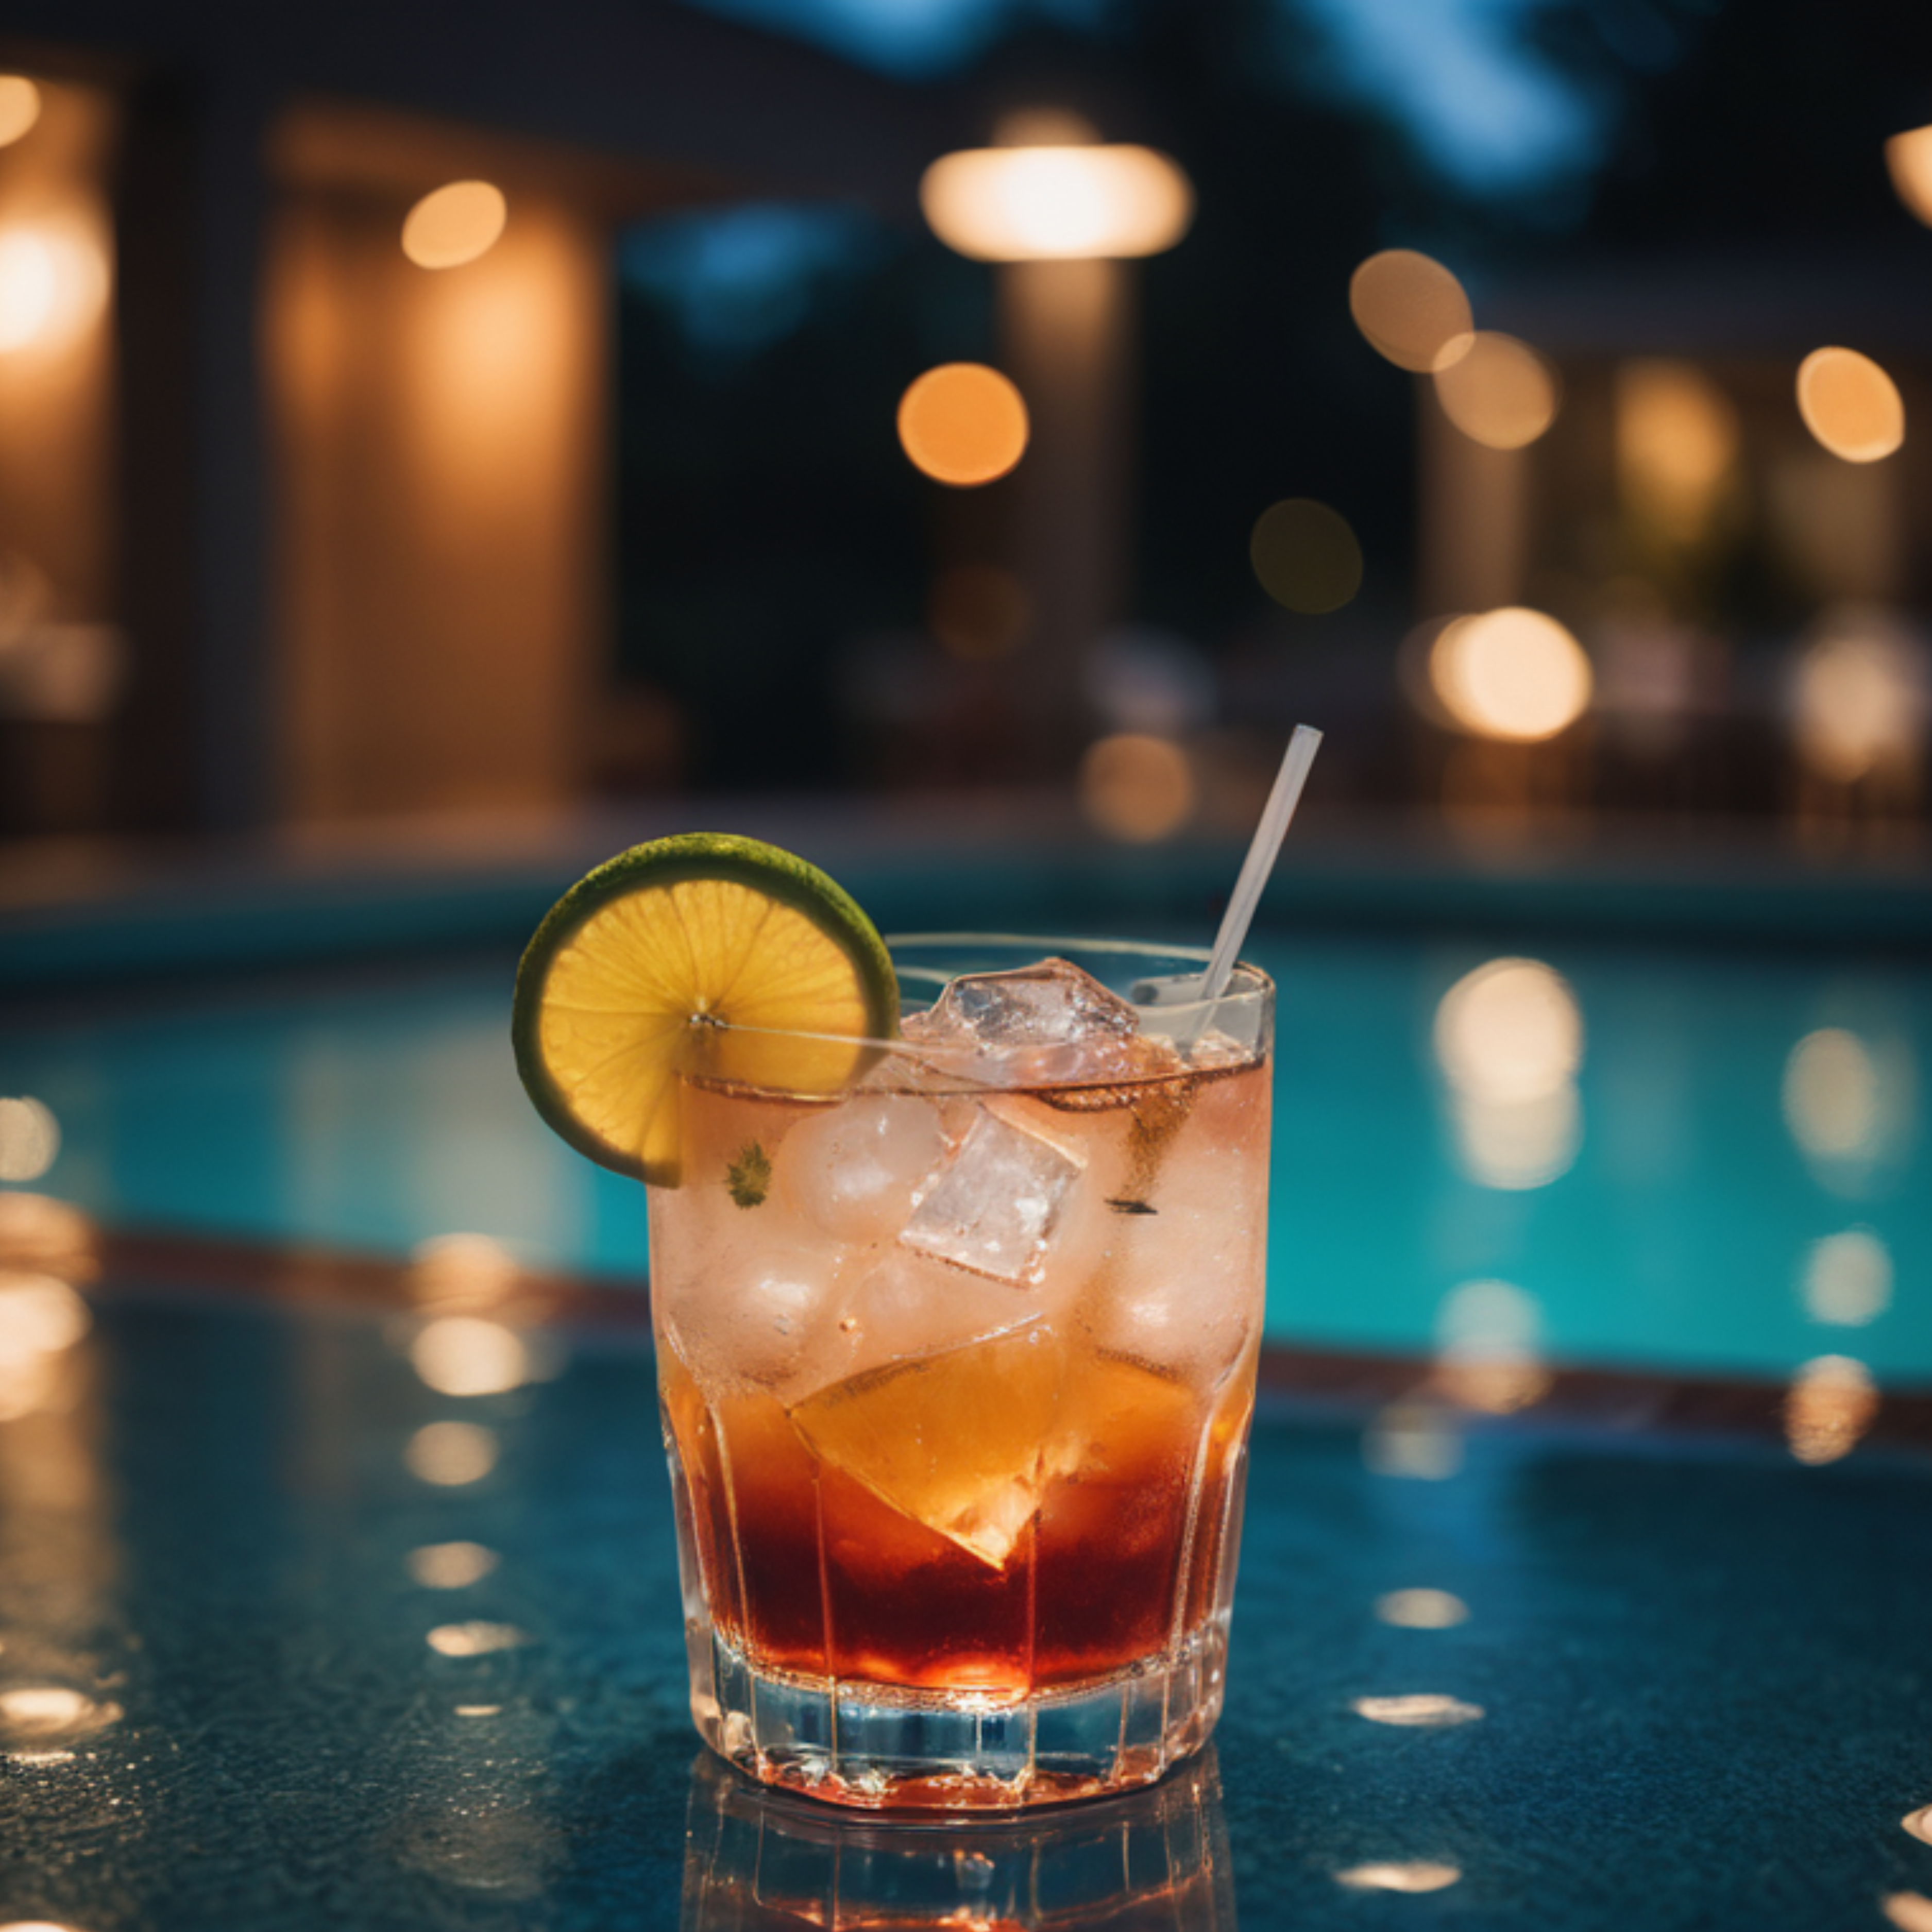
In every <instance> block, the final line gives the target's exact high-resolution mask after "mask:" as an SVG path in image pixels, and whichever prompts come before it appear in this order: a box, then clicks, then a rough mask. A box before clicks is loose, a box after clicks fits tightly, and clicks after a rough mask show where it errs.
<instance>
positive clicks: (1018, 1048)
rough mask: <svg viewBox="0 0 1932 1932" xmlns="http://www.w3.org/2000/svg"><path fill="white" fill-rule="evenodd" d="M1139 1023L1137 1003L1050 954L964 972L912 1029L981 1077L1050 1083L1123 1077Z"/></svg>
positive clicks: (917, 1038) (911, 1036) (920, 1042)
mask: <svg viewBox="0 0 1932 1932" xmlns="http://www.w3.org/2000/svg"><path fill="white" fill-rule="evenodd" d="M1139 1027H1140V1016H1139V1014H1137V1013H1136V1012H1135V1011H1134V1009H1133V1007H1132V1006H1131V1005H1130V1004H1129V1003H1128V1002H1127V1001H1125V1000H1124V999H1122V998H1120V997H1119V995H1117V994H1115V993H1112V992H1109V991H1108V989H1106V987H1105V986H1102V985H1101V983H1100V981H1099V980H1097V979H1095V978H1094V976H1093V975H1092V974H1091V973H1086V972H1083V971H1082V970H1081V969H1080V968H1079V967H1078V966H1075V965H1071V964H1070V962H1067V960H1064V959H1043V960H1042V961H1040V963H1039V964H1038V965H1034V966H1023V967H1021V968H1019V969H1018V970H1017V971H1014V972H1010V973H968V974H962V975H961V977H959V978H958V979H956V980H953V982H952V983H950V985H949V986H947V989H946V990H945V991H944V992H943V993H941V995H940V996H939V998H938V1001H936V1002H935V1004H934V1005H933V1007H932V1009H931V1010H930V1011H929V1012H926V1013H914V1014H913V1015H911V1016H910V1017H909V1018H908V1019H907V1021H906V1022H905V1025H904V1031H905V1036H906V1037H907V1039H908V1040H911V1041H913V1043H915V1044H916V1045H917V1046H919V1047H920V1048H922V1049H925V1050H926V1051H927V1052H929V1053H931V1054H932V1055H935V1057H936V1058H939V1059H941V1060H942V1061H944V1062H945V1063H946V1064H948V1065H951V1066H954V1067H957V1068H958V1069H959V1070H961V1071H962V1072H964V1073H969V1074H971V1075H972V1076H974V1077H975V1078H977V1079H986V1080H993V1079H998V1080H1000V1081H1001V1082H1003V1083H1009V1084H1019V1085H1048V1084H1050V1083H1054V1082H1061V1083H1067V1082H1078V1081H1080V1080H1083V1079H1085V1080H1106V1079H1115V1078H1117V1077H1118V1076H1119V1074H1120V1073H1121V1071H1122V1070H1124V1067H1125V1065H1126V1064H1127V1062H1128V1061H1130V1060H1131V1058H1132V1056H1133V1042H1134V1036H1135V1034H1136V1033H1137V1032H1138V1031H1139Z"/></svg>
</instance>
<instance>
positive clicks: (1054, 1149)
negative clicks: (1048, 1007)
mask: <svg viewBox="0 0 1932 1932" xmlns="http://www.w3.org/2000/svg"><path fill="white" fill-rule="evenodd" d="M1080 1171H1081V1163H1080V1162H1079V1160H1077V1159H1076V1158H1075V1157H1074V1156H1073V1154H1071V1153H1070V1152H1069V1151H1067V1149H1066V1148H1064V1147H1062V1146H1061V1145H1058V1144H1056V1143H1055V1142H1053V1141H1051V1140H1049V1139H1046V1137H1045V1136H1043V1135H1040V1134H1037V1133H1033V1132H1032V1131H1031V1130H1029V1129H1028V1128H1025V1127H1019V1126H1016V1125H1015V1124H1013V1122H1012V1121H1009V1120H1005V1119H1003V1118H1001V1117H1000V1115H998V1114H996V1113H995V1112H992V1111H991V1110H990V1109H985V1108H983V1109H981V1110H980V1112H979V1114H978V1115H977V1118H975V1120H974V1122H973V1124H972V1126H971V1127H969V1128H968V1130H967V1131H966V1134H965V1138H964V1139H962V1141H961V1142H959V1145H958V1147H957V1148H955V1149H954V1150H953V1155H952V1157H951V1159H950V1160H947V1162H945V1163H944V1164H943V1165H942V1166H940V1167H939V1168H938V1169H937V1170H936V1171H935V1172H934V1174H933V1175H932V1177H931V1178H930V1179H929V1181H928V1182H927V1183H926V1186H925V1187H924V1188H923V1189H922V1191H921V1193H920V1194H919V1201H918V1205H917V1206H916V1208H914V1209H913V1213H912V1215H911V1217H910V1219H909V1220H907V1223H906V1224H905V1226H904V1229H902V1230H901V1232H900V1235H899V1239H900V1241H901V1242H902V1243H903V1244H904V1245H905V1246H906V1247H909V1248H914V1249H916V1250H919V1252H920V1253H922V1254H929V1255H937V1256H938V1257H939V1258H940V1259H941V1260H943V1261H949V1262H956V1263H957V1264H958V1265H959V1266H960V1267H961V1268H971V1270H972V1271H974V1273H975V1274H983V1275H990V1276H992V1277H993V1279H994V1280H996V1281H1007V1282H1028V1283H1032V1282H1035V1281H1037V1280H1038V1279H1039V1277H1040V1268H1041V1265H1042V1262H1043V1257H1044V1256H1045V1255H1046V1246H1047V1243H1048V1242H1049V1240H1051V1239H1052V1235H1053V1230H1054V1228H1055V1224H1056V1223H1058V1220H1059V1219H1060V1212H1061V1205H1062V1204H1063V1203H1064V1202H1065V1200H1066V1199H1067V1190H1069V1189H1070V1187H1072V1186H1073V1183H1074V1181H1075V1180H1076V1178H1078V1177H1079V1173H1080Z"/></svg>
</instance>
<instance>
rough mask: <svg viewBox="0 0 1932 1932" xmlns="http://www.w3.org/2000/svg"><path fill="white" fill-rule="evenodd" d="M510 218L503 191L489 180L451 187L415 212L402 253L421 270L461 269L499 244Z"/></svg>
mask: <svg viewBox="0 0 1932 1932" xmlns="http://www.w3.org/2000/svg"><path fill="white" fill-rule="evenodd" d="M508 219H509V205H508V202H505V200H504V199H503V190H502V189H501V188H499V187H496V186H494V185H493V184H492V183H490V182H489V181H452V182H451V183H450V184H449V186H448V187H440V188H438V189H437V190H436V191H435V192H434V193H431V194H426V195H425V196H423V198H422V200H420V201H419V202H417V203H416V205H415V207H413V208H411V209H410V211H409V214H408V215H407V217H405V219H404V222H403V253H404V254H405V255H407V256H408V257H409V258H410V260H411V261H412V262H413V263H415V264H416V266H417V267H418V268H419V269H460V267H461V266H463V263H466V262H473V261H475V260H476V258H477V257H478V256H479V255H487V254H488V253H489V252H490V250H491V249H492V248H494V247H495V246H496V241H497V238H498V237H499V236H501V235H502V232H503V224H504V223H505V221H507V220H508Z"/></svg>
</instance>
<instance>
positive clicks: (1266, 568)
mask: <svg viewBox="0 0 1932 1932" xmlns="http://www.w3.org/2000/svg"><path fill="white" fill-rule="evenodd" d="M1248 559H1249V561H1250V562H1251V563H1252V564H1253V565H1254V570H1255V575H1256V577H1258V578H1259V580H1260V581H1261V586H1262V589H1264V590H1265V591H1266V592H1268V595H1270V596H1271V597H1272V598H1274V601H1276V602H1277V604H1282V605H1284V606H1285V607H1286V608H1287V609H1289V610H1300V611H1302V612H1304V613H1307V614H1308V615H1310V616H1319V614H1320V613H1322V612H1324V611H1328V610H1340V609H1341V607H1342V606H1343V604H1346V603H1347V602H1348V601H1349V599H1350V598H1352V597H1353V596H1354V595H1355V592H1357V591H1358V590H1359V589H1361V587H1362V547H1361V544H1359V543H1358V542H1357V541H1355V532H1354V531H1353V530H1352V529H1350V528H1349V525H1348V522H1347V520H1346V518H1344V517H1342V516H1341V515H1340V514H1339V513H1338V512H1337V511H1334V510H1331V509H1330V508H1329V507H1328V505H1327V504H1326V503H1318V502H1316V501H1315V500H1314V499H1313V498H1312V497H1308V496H1291V497H1289V498H1288V499H1286V501H1284V502H1280V503H1275V504H1271V505H1270V506H1269V507H1268V508H1267V509H1265V510H1264V511H1262V514H1261V515H1260V517H1259V518H1258V519H1257V520H1256V523H1255V527H1254V532H1253V535H1251V536H1250V538H1249V539H1248Z"/></svg>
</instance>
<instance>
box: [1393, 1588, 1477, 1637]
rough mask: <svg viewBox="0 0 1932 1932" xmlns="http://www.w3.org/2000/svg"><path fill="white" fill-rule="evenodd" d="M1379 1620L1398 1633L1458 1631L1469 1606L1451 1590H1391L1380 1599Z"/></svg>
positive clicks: (1465, 1618)
mask: <svg viewBox="0 0 1932 1932" xmlns="http://www.w3.org/2000/svg"><path fill="white" fill-rule="evenodd" d="M1376 1621H1377V1622H1380V1623H1385V1624H1388V1625H1390V1626H1391V1627H1392V1628H1394V1629H1396V1630H1454V1628H1455V1627H1456V1626H1457V1625H1458V1624H1466V1623H1467V1622H1469V1605H1468V1604H1466V1603H1464V1602H1463V1600H1462V1598H1460V1597H1459V1596H1457V1595H1454V1593H1453V1592H1451V1591H1448V1590H1427V1589H1418V1590H1389V1591H1386V1592H1384V1593H1383V1595H1381V1596H1379V1597H1378V1598H1376Z"/></svg>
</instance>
